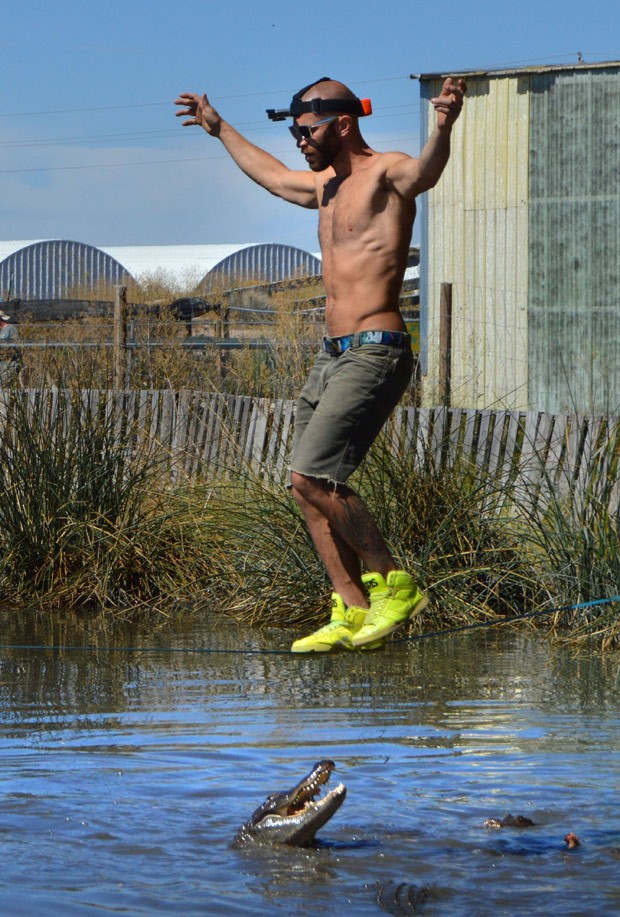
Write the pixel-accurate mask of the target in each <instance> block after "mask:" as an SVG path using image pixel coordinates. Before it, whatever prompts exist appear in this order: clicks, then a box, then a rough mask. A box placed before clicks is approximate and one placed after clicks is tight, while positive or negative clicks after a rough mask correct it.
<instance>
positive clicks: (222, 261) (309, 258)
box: [0, 239, 321, 300]
mask: <svg viewBox="0 0 620 917" xmlns="http://www.w3.org/2000/svg"><path fill="white" fill-rule="evenodd" d="M320 271H321V262H320V259H319V258H317V257H316V256H315V255H311V254H310V253H309V252H306V251H303V250H302V249H299V248H294V247H292V246H290V245H279V244H260V245H255V244H251V243H235V244H228V245H224V244H221V245H120V246H114V247H110V248H108V247H105V248H104V247H99V248H95V247H94V246H92V245H88V244H86V243H84V242H72V241H68V240H62V239H37V240H34V241H25V242H0V295H2V296H4V297H7V295H8V293H9V291H10V294H11V297H12V298H14V299H31V300H32V299H63V298H66V297H67V296H68V295H69V294H70V293H71V292H72V291H74V290H76V289H77V288H81V289H82V290H88V289H91V290H93V291H94V290H96V289H97V288H99V289H100V288H101V285H102V284H110V285H114V284H117V283H127V281H128V280H130V279H131V278H134V279H135V280H136V281H137V282H138V283H140V280H141V279H142V278H144V277H145V276H148V275H151V276H153V275H157V273H159V272H164V273H165V274H167V275H169V276H171V277H172V279H173V282H174V283H175V284H176V285H177V287H178V288H179V289H180V290H181V289H182V290H187V291H189V290H193V289H196V288H202V289H204V287H205V286H207V287H208V286H210V285H212V283H213V281H214V280H215V281H216V282H221V279H222V278H224V281H225V283H226V284H227V285H229V286H230V285H231V284H234V283H239V282H241V281H242V280H245V279H249V280H256V281H258V282H264V281H267V282H274V281H277V280H285V279H288V278H291V277H297V276H306V277H307V276H309V275H314V274H319V273H320Z"/></svg>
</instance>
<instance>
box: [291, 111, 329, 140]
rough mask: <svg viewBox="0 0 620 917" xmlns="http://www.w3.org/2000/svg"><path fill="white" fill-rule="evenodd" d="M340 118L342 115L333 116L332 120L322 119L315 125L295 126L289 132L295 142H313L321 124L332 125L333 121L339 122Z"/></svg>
mask: <svg viewBox="0 0 620 917" xmlns="http://www.w3.org/2000/svg"><path fill="white" fill-rule="evenodd" d="M339 117H340V115H332V116H331V117H330V118H322V119H321V120H320V121H315V122H314V124H293V125H292V126H290V127H289V131H290V132H291V134H292V135H293V137H294V138H295V140H312V138H313V136H314V132H315V131H316V129H317V127H320V126H321V124H330V123H331V122H332V121H337V120H338V118H339Z"/></svg>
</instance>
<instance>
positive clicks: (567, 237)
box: [417, 61, 620, 413]
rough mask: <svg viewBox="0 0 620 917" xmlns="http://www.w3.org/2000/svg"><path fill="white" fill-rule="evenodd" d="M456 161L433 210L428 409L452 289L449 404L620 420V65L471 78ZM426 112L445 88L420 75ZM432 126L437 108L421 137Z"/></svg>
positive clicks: (429, 212)
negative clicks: (444, 307)
mask: <svg viewBox="0 0 620 917" xmlns="http://www.w3.org/2000/svg"><path fill="white" fill-rule="evenodd" d="M463 76H464V77H465V79H466V80H467V84H468V91H467V96H466V100H465V107H464V110H463V113H462V116H461V119H460V120H459V122H458V123H457V126H456V128H455V130H454V132H453V143H452V156H451V160H450V163H449V164H448V167H447V169H446V172H445V173H444V175H443V177H442V179H441V181H440V183H439V185H438V186H437V187H436V188H435V189H433V190H432V191H431V192H430V193H429V194H428V195H426V200H425V201H424V202H423V206H422V214H421V222H422V252H423V253H424V254H423V261H422V270H421V323H422V348H423V357H424V362H423V368H424V370H425V371H426V373H427V376H426V385H425V394H424V400H425V403H427V404H430V403H437V397H438V395H437V393H438V379H439V359H440V354H439V350H438V340H439V297H440V288H441V284H442V282H448V283H451V284H452V309H453V312H452V355H451V356H452V364H451V392H452V404H453V405H455V406H462V407H490V406H505V407H508V408H515V409H531V410H545V411H553V412H563V411H574V410H577V411H582V412H586V413H601V412H608V411H618V410H619V409H620V346H619V344H620V292H619V289H620V288H619V283H618V280H619V277H618V275H619V272H620V142H619V140H618V125H619V124H620V62H615V61H614V62H608V63H601V64H584V63H579V64H575V65H574V66H562V67H538V68H525V69H519V70H512V71H507V70H501V71H499V70H498V71H492V72H475V73H465V74H463ZM417 79H419V80H420V91H421V96H422V99H423V100H425V101H426V102H427V103H428V100H430V99H431V98H432V97H433V96H435V95H437V94H438V93H439V90H440V86H441V83H442V82H443V79H444V77H443V76H442V75H439V74H430V75H422V76H419V77H417ZM434 123H435V113H434V110H433V108H432V106H431V105H430V104H426V114H425V117H423V128H424V129H423V135H424V136H423V138H422V141H423V142H424V140H425V139H426V136H428V133H429V131H430V130H432V127H433V125H434Z"/></svg>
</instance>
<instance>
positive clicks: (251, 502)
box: [188, 472, 330, 626]
mask: <svg viewBox="0 0 620 917" xmlns="http://www.w3.org/2000/svg"><path fill="white" fill-rule="evenodd" d="M188 500H189V501H190V502H191V505H192V513H193V515H194V518H195V519H196V520H197V523H196V524H197V526H198V527H199V529H200V532H201V538H202V540H203V542H204V544H205V548H204V549H205V550H206V551H207V552H208V557H209V566H210V572H209V576H208V579H206V580H205V583H204V584H203V586H202V588H201V589H200V591H199V592H198V593H197V597H198V599H199V601H200V603H201V605H205V606H206V607H208V608H211V609H215V610H218V611H222V612H225V613H226V614H229V615H231V616H232V617H234V618H235V619H236V620H238V621H243V622H245V623H248V624H252V625H271V626H282V625H303V624H306V623H308V622H314V621H316V620H317V619H318V618H319V617H320V616H324V615H325V611H326V609H327V608H328V606H329V602H328V599H329V591H330V590H329V587H328V584H327V581H326V577H325V573H324V571H323V568H322V565H321V563H320V561H319V559H318V556H317V554H316V552H315V550H314V547H313V545H312V543H311V540H310V537H309V535H308V533H307V530H306V528H305V525H304V524H303V523H302V520H301V518H300V516H299V514H298V512H297V509H296V507H295V504H294V502H293V500H292V498H291V497H290V495H289V494H288V492H287V491H286V490H284V489H283V488H281V487H276V486H274V485H272V484H268V483H264V482H261V481H260V480H259V479H258V478H257V477H256V476H255V475H253V474H251V473H250V472H247V473H244V474H242V475H240V476H239V477H236V478H235V479H234V480H228V481H225V480H220V481H218V482H216V483H211V484H208V485H200V486H196V487H194V488H192V489H191V490H189V491H188Z"/></svg>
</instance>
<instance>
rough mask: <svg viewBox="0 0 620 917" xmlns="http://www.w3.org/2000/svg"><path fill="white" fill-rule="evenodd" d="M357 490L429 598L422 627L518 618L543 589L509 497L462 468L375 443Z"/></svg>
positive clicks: (384, 441) (386, 443)
mask: <svg viewBox="0 0 620 917" xmlns="http://www.w3.org/2000/svg"><path fill="white" fill-rule="evenodd" d="M359 483H360V491H361V493H362V494H363V496H364V498H365V499H366V501H367V503H368V505H369V507H370V508H371V510H372V511H373V514H374V516H375V518H376V520H377V523H378V525H379V528H380V530H381V531H382V533H383V534H384V536H385V537H386V540H387V541H388V544H389V545H390V546H391V548H392V551H393V553H394V555H395V558H396V560H397V563H398V564H399V566H400V567H401V568H402V569H405V570H407V571H409V572H410V573H411V574H412V575H413V576H414V577H415V578H416V580H417V582H418V583H419V585H420V586H421V588H422V589H423V591H425V592H426V593H427V594H428V595H429V597H430V598H431V603H430V606H429V609H428V611H426V612H425V613H424V619H425V623H426V625H428V624H431V625H432V626H435V627H438V628H440V627H446V626H455V625H468V624H472V623H475V622H479V621H483V620H491V619H493V618H495V617H499V616H502V617H504V616H507V615H508V616H509V615H511V614H521V613H523V611H524V610H526V608H527V607H528V606H531V603H533V602H534V601H535V600H536V598H537V596H538V595H539V593H540V586H539V583H538V582H537V578H536V576H535V574H534V573H533V568H532V564H531V561H530V559H529V558H528V556H527V552H526V551H524V550H523V544H522V542H521V540H520V537H519V533H518V532H517V530H516V529H515V527H514V525H512V524H511V521H510V518H509V516H508V514H507V507H508V499H509V494H508V493H507V492H506V491H502V490H501V489H498V488H496V487H495V486H493V485H492V484H490V482H489V481H485V480H483V479H480V478H479V477H477V475H476V474H475V471H474V470H473V469H471V468H468V467H466V466H464V465H457V466H450V467H448V466H440V467H439V468H438V467H436V465H435V463H434V461H433V459H432V457H431V456H429V455H427V456H425V457H424V456H423V457H422V458H421V457H420V456H416V454H415V452H408V453H399V452H395V451H394V450H393V448H391V446H390V444H389V440H388V437H387V436H386V435H385V436H382V437H380V439H379V440H378V441H377V443H376V444H375V447H374V448H373V450H372V451H371V453H370V456H369V458H368V460H367V461H366V463H365V466H364V468H363V471H362V474H361V477H360V482H359Z"/></svg>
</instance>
